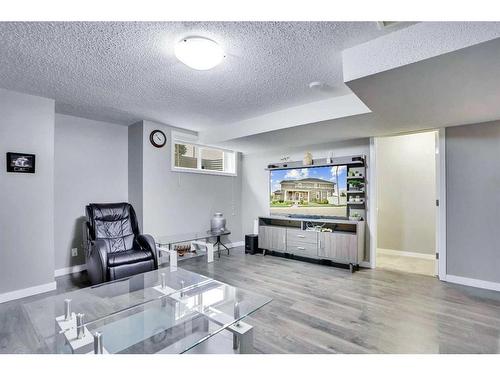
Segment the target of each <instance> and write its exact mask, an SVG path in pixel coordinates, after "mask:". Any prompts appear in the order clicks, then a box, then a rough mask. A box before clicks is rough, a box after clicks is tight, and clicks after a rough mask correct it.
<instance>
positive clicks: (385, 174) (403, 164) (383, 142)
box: [376, 132, 436, 254]
mask: <svg viewBox="0 0 500 375" xmlns="http://www.w3.org/2000/svg"><path fill="white" fill-rule="evenodd" d="M435 150H436V149H435V132H425V133H417V134H409V135H402V136H396V137H382V138H378V139H377V154H376V157H377V182H378V187H377V192H378V221H377V230H378V235H377V240H378V244H377V245H378V246H377V247H378V248H382V249H390V250H398V251H408V252H415V253H422V254H434V253H435V252H436V244H435V240H436V203H435V202H436V151H435Z"/></svg>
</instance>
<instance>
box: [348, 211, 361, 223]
mask: <svg viewBox="0 0 500 375" xmlns="http://www.w3.org/2000/svg"><path fill="white" fill-rule="evenodd" d="M349 220H352V221H360V220H361V215H360V214H359V213H357V212H355V213H353V214H351V215H350V216H349Z"/></svg>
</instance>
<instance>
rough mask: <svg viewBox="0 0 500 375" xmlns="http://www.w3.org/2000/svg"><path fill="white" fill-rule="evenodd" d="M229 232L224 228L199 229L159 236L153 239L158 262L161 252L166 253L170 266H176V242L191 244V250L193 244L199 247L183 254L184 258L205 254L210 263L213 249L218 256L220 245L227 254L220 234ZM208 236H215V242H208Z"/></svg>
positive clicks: (160, 258)
mask: <svg viewBox="0 0 500 375" xmlns="http://www.w3.org/2000/svg"><path fill="white" fill-rule="evenodd" d="M230 234H231V231H229V230H227V229H225V230H223V231H218V232H214V231H210V230H208V231H199V232H190V233H181V234H174V235H168V236H159V237H158V238H156V239H155V242H156V249H157V251H158V262H159V263H160V264H161V263H163V262H162V253H166V254H167V255H168V257H169V264H170V265H172V266H174V267H175V266H177V260H178V254H177V251H176V250H175V249H172V247H175V245H177V244H181V243H187V242H189V243H190V244H191V250H193V246H197V247H199V249H198V250H197V251H196V252H195V253H192V252H191V253H189V255H188V256H185V257H184V259H187V258H192V257H193V256H201V255H205V254H206V255H207V262H208V263H211V262H213V261H214V251H215V249H216V248H217V251H218V255H219V258H220V253H221V246H222V247H224V248H225V249H226V250H227V253H228V255H229V249H228V248H227V247H226V245H224V244H223V243H222V242H221V238H222V236H228V235H230ZM210 238H215V239H216V241H215V243H210V242H208V240H209V239H210Z"/></svg>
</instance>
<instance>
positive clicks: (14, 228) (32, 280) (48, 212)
mask: <svg viewBox="0 0 500 375" xmlns="http://www.w3.org/2000/svg"><path fill="white" fill-rule="evenodd" d="M9 151H10V152H26V153H31V154H35V155H36V173H34V174H24V173H7V172H6V161H5V158H6V152H9ZM0 155H1V157H2V162H1V163H0V192H1V194H0V207H1V209H0V293H5V292H10V291H15V290H20V289H25V288H29V287H34V286H38V285H42V284H49V283H52V282H53V281H54V101H53V100H51V99H46V98H41V97H37V96H31V95H25V94H20V93H17V92H12V91H7V90H3V89H0ZM0 299H1V298H0Z"/></svg>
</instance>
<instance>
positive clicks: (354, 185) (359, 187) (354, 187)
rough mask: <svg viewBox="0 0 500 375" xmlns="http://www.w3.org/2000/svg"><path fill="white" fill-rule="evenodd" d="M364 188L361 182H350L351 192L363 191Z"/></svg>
mask: <svg viewBox="0 0 500 375" xmlns="http://www.w3.org/2000/svg"><path fill="white" fill-rule="evenodd" d="M364 186H365V185H364V184H363V183H362V182H361V181H357V180H354V181H350V182H349V190H356V191H363V187H364Z"/></svg>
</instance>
